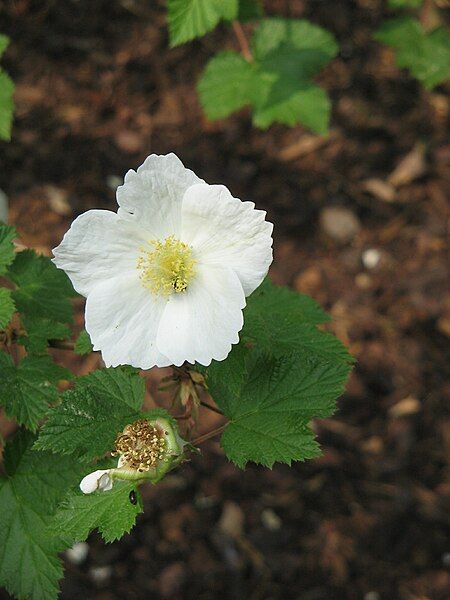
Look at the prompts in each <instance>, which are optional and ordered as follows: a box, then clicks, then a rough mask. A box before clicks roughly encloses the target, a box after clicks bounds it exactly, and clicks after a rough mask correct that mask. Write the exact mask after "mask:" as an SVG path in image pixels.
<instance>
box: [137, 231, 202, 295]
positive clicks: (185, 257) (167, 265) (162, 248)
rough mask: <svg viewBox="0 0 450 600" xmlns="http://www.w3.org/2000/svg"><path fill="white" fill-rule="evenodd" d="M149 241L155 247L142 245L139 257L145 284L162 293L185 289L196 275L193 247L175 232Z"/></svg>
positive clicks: (155, 291) (139, 265) (142, 279)
mask: <svg viewBox="0 0 450 600" xmlns="http://www.w3.org/2000/svg"><path fill="white" fill-rule="evenodd" d="M150 245H151V246H152V250H146V249H143V250H142V253H141V255H140V257H139V259H138V264H137V266H138V269H139V270H140V271H141V274H140V279H141V282H142V285H143V286H144V287H147V288H149V290H151V291H152V292H153V293H154V294H161V295H163V296H168V295H169V294H172V293H173V292H177V293H180V292H185V291H186V289H187V287H188V285H189V283H190V281H191V280H192V278H193V277H194V275H195V269H194V266H195V260H194V259H193V258H192V249H191V247H190V246H188V244H185V243H184V242H180V241H179V240H176V239H175V238H174V236H173V235H171V236H169V237H167V238H166V239H165V240H164V241H163V242H160V241H158V240H152V241H151V242H150Z"/></svg>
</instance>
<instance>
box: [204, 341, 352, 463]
mask: <svg viewBox="0 0 450 600" xmlns="http://www.w3.org/2000/svg"><path fill="white" fill-rule="evenodd" d="M224 362H225V363H226V361H224ZM224 362H215V363H213V364H212V365H211V366H210V367H209V368H208V371H207V384H208V387H209V390H210V392H211V395H212V397H213V398H214V399H215V401H216V402H217V404H218V405H219V407H220V408H221V409H222V410H223V412H224V413H225V415H226V416H227V417H228V418H229V419H230V423H229V425H228V426H227V428H226V429H225V432H224V434H223V436H222V440H221V443H222V446H223V448H224V450H225V453H226V455H227V456H228V458H229V459H230V460H232V461H233V462H234V463H235V464H236V465H237V466H239V467H241V468H243V467H245V465H246V463H247V462H248V461H253V462H256V463H259V464H262V465H265V466H267V467H272V465H273V464H274V462H284V463H287V464H290V463H291V461H293V460H297V461H298V460H305V459H308V458H313V457H315V456H318V455H319V453H320V451H319V446H318V444H317V442H316V441H315V439H314V438H315V436H314V433H313V432H312V430H311V428H310V425H309V424H310V421H311V419H312V418H314V417H327V416H330V415H331V414H333V412H334V411H335V408H336V404H335V400H336V398H337V397H338V396H339V395H340V394H341V393H342V391H343V388H344V384H345V381H346V379H347V377H348V374H349V370H350V367H349V366H348V365H346V364H345V363H342V362H335V363H326V362H324V361H320V360H317V359H313V358H310V357H306V356H305V355H299V354H296V353H293V354H291V355H288V356H284V357H279V358H274V357H271V356H270V355H268V354H265V353H263V354H261V353H258V352H250V353H249V354H248V355H247V360H246V371H247V373H246V376H245V378H244V380H243V382H242V384H241V386H240V387H239V389H238V390H237V391H236V381H233V385H232V386H230V385H229V382H228V372H227V370H226V369H224Z"/></svg>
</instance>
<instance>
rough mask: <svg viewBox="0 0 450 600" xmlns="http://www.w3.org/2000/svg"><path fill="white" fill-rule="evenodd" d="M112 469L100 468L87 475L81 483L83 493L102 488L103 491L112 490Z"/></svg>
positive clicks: (90, 492)
mask: <svg viewBox="0 0 450 600" xmlns="http://www.w3.org/2000/svg"><path fill="white" fill-rule="evenodd" d="M110 470H111V469H106V470H102V469H100V470H99V471H94V472H93V473H89V475H86V477H84V478H83V479H82V480H81V483H80V490H81V491H82V492H83V494H92V492H95V491H97V490H102V491H103V492H106V491H108V490H110V489H111V488H112V486H113V481H112V478H111V476H110Z"/></svg>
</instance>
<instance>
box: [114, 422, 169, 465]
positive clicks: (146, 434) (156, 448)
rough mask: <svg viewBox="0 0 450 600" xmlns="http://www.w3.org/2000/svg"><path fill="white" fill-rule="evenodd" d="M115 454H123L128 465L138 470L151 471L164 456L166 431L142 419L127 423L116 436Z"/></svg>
mask: <svg viewBox="0 0 450 600" xmlns="http://www.w3.org/2000/svg"><path fill="white" fill-rule="evenodd" d="M115 447H116V451H115V452H113V456H117V455H118V454H120V455H122V457H123V459H124V461H125V464H126V466H127V467H129V468H131V469H134V470H136V471H141V472H143V471H149V470H150V469H151V468H153V467H155V466H156V465H157V463H158V461H160V460H162V459H163V458H164V453H165V450H166V440H165V439H164V431H162V430H159V429H158V428H157V427H155V426H154V425H152V424H151V423H149V422H148V421H146V420H145V419H140V420H139V421H136V422H135V423H131V425H127V426H126V427H125V429H124V430H123V432H122V433H119V434H118V436H117V438H116V444H115Z"/></svg>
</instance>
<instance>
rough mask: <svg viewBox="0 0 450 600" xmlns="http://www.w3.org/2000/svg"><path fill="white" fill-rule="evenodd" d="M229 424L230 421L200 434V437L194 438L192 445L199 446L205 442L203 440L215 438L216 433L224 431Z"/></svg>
mask: <svg viewBox="0 0 450 600" xmlns="http://www.w3.org/2000/svg"><path fill="white" fill-rule="evenodd" d="M227 425H228V421H227V422H226V423H224V424H223V425H221V426H220V427H216V428H215V429H212V430H211V431H208V432H207V433H204V434H203V435H200V436H199V437H198V438H195V439H194V440H192V441H191V443H192V445H193V446H198V444H203V442H206V440H209V439H210V438H213V437H215V436H216V435H219V433H222V431H223V430H224V429H225V427H226V426H227Z"/></svg>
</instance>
